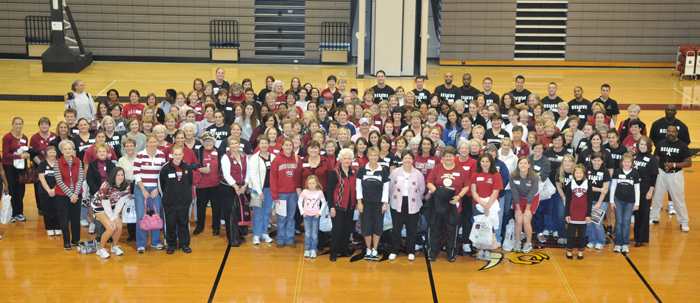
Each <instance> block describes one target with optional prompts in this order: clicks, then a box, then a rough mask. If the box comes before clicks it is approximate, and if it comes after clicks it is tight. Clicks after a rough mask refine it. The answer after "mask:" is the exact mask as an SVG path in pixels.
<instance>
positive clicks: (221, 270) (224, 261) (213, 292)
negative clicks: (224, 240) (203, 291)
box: [208, 245, 231, 303]
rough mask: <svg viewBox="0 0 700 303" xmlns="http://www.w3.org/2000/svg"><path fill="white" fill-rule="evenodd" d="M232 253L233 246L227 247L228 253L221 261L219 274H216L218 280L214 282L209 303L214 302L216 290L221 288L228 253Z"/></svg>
mask: <svg viewBox="0 0 700 303" xmlns="http://www.w3.org/2000/svg"><path fill="white" fill-rule="evenodd" d="M230 251H231V245H226V253H225V254H224V258H223V260H221V266H220V267H219V272H218V273H217V274H216V280H214V285H213V286H212V288H211V294H210V295H209V301H208V302H209V303H211V302H213V301H214V295H215V294H216V289H217V288H218V287H219V281H220V280H221V274H222V273H223V272H224V268H225V267H226V260H227V259H228V253H229V252H230Z"/></svg>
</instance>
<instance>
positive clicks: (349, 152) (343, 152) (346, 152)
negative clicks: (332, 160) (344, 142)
mask: <svg viewBox="0 0 700 303" xmlns="http://www.w3.org/2000/svg"><path fill="white" fill-rule="evenodd" d="M348 154H349V155H350V157H351V158H355V153H353V152H352V149H349V148H343V149H341V150H340V152H339V153H338V159H342V158H343V156H345V155H348Z"/></svg>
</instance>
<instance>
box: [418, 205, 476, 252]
mask: <svg viewBox="0 0 700 303" xmlns="http://www.w3.org/2000/svg"><path fill="white" fill-rule="evenodd" d="M455 208H456V207H455ZM464 208H465V207H462V210H464ZM466 208H471V207H470V206H469V205H467V206H466ZM454 211H457V210H456V209H455V210H454ZM448 217H449V212H445V213H444V214H442V216H440V217H438V218H437V220H436V222H435V223H434V224H429V225H428V258H435V257H437V255H438V254H439V253H440V249H441V248H442V245H441V244H440V242H441V241H440V240H441V239H442V232H443V229H444V231H445V251H446V252H447V255H448V256H453V255H455V254H456V250H455V247H456V246H457V225H458V224H450V223H449V222H448ZM462 232H464V231H462ZM468 237H469V236H467V238H468Z"/></svg>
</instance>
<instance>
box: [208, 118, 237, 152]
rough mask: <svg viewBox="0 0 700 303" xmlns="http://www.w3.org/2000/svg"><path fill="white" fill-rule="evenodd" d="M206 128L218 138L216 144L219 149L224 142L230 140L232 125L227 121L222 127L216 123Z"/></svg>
mask: <svg viewBox="0 0 700 303" xmlns="http://www.w3.org/2000/svg"><path fill="white" fill-rule="evenodd" d="M206 130H207V131H208V132H209V133H211V135H212V136H214V138H216V144H215V145H216V148H217V149H218V148H219V147H220V146H221V144H222V142H223V143H226V142H228V137H229V136H230V135H231V125H230V124H226V123H224V125H223V126H221V127H217V126H216V124H212V125H209V127H207V129H206Z"/></svg>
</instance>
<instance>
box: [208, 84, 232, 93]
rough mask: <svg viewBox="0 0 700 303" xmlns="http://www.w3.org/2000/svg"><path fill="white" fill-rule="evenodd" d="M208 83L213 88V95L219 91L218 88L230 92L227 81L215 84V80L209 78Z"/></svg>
mask: <svg viewBox="0 0 700 303" xmlns="http://www.w3.org/2000/svg"><path fill="white" fill-rule="evenodd" d="M207 83H208V84H211V86H212V88H213V89H214V95H216V93H218V92H219V90H220V89H222V88H223V89H225V90H226V91H227V92H228V93H229V94H231V85H229V83H228V81H226V80H224V82H222V83H221V85H218V84H216V80H210V81H209V82H207Z"/></svg>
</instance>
